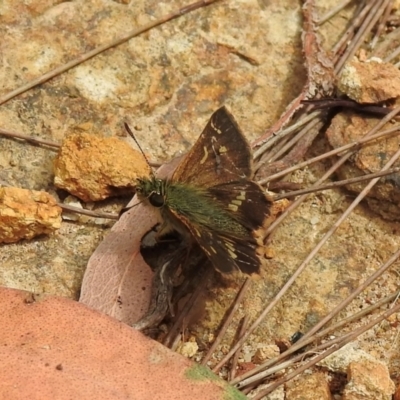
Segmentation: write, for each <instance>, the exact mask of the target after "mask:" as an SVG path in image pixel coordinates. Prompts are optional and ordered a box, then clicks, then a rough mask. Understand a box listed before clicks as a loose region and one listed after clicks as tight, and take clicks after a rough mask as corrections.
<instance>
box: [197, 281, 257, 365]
mask: <svg viewBox="0 0 400 400" xmlns="http://www.w3.org/2000/svg"><path fill="white" fill-rule="evenodd" d="M250 284H251V279H250V278H246V280H245V281H244V283H243V285H242V287H241V288H240V291H239V293H238V294H237V296H236V298H235V300H234V302H233V307H232V308H231V310H230V312H229V314H228V316H227V317H226V319H225V322H224V324H223V325H222V327H221V329H220V330H219V332H218V335H217V337H216V338H215V340H214V342H213V344H212V345H211V347H210V349H209V350H208V352H207V354H206V355H205V357H204V358H203V360H202V361H201V365H206V364H207V361H208V360H209V359H210V358H211V356H212V355H213V353H214V351H215V349H216V348H217V346H218V345H219V344H220V343H221V341H222V339H223V337H224V335H225V333H226V331H227V330H228V328H229V325H230V324H231V322H232V320H233V317H234V315H235V313H236V311H237V310H238V308H239V306H240V303H241V302H242V300H243V298H244V296H245V295H246V293H247V291H248V289H249V287H250Z"/></svg>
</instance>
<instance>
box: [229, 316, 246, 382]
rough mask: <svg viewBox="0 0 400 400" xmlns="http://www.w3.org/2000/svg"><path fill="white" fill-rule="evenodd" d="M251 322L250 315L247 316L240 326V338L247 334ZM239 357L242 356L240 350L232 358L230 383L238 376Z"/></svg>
mask: <svg viewBox="0 0 400 400" xmlns="http://www.w3.org/2000/svg"><path fill="white" fill-rule="evenodd" d="M249 321H250V317H249V316H248V315H245V316H244V317H243V319H242V321H241V324H240V330H239V335H238V337H241V336H243V335H244V333H245V332H246V330H247V327H248V325H249ZM239 355H240V351H239V350H238V351H237V352H236V353H235V354H234V356H233V358H232V365H231V369H230V371H229V381H231V380H232V379H234V378H235V376H236V367H237V364H238V361H239Z"/></svg>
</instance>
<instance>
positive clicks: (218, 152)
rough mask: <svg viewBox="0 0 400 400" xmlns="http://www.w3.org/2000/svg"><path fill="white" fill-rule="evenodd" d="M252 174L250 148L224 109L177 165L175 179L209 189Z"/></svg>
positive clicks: (215, 116) (212, 117)
mask: <svg viewBox="0 0 400 400" xmlns="http://www.w3.org/2000/svg"><path fill="white" fill-rule="evenodd" d="M195 165H196V166H198V168H194V167H193V166H195ZM251 174H252V156H251V151H250V146H249V144H248V142H247V140H246V138H245V137H244V135H243V133H242V132H241V130H240V128H239V126H238V125H237V123H236V121H235V119H234V118H233V116H232V115H231V114H230V112H229V111H228V110H227V109H226V108H225V107H221V108H220V109H218V110H217V111H215V112H214V114H213V115H212V116H211V118H210V120H209V121H208V123H207V125H206V127H205V128H204V130H203V132H202V133H201V135H200V137H199V138H198V140H197V142H196V143H195V144H194V146H193V147H192V149H191V150H190V151H189V153H188V154H187V155H186V157H185V159H184V160H183V161H182V162H181V163H180V164H179V165H178V168H177V169H176V171H175V173H174V174H173V176H172V180H173V181H179V182H185V183H189V184H193V185H194V186H198V187H206V188H207V187H210V186H211V185H212V186H215V185H218V184H221V183H227V182H234V181H238V180H243V179H248V178H250V176H251Z"/></svg>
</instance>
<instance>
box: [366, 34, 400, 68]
mask: <svg viewBox="0 0 400 400" xmlns="http://www.w3.org/2000/svg"><path fill="white" fill-rule="evenodd" d="M399 36H400V28H397V29H395V30H394V31H392V32H390V33H388V34H387V35H385V37H384V40H383V41H382V42H380V43H379V44H378V45H377V46H376V48H375V49H374V50H373V51H372V52H371V53H370V55H371V57H372V56H375V57H379V58H382V59H384V61H386V59H385V58H384V55H385V53H387V52H388V51H389V50H388V49H389V48H391V47H392V46H393V44H394V43H398V41H399Z"/></svg>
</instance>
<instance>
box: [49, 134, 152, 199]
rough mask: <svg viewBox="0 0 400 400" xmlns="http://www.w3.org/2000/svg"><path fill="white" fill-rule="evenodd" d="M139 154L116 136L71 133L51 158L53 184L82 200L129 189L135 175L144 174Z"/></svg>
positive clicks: (115, 194) (146, 169)
mask: <svg viewBox="0 0 400 400" xmlns="http://www.w3.org/2000/svg"><path fill="white" fill-rule="evenodd" d="M149 173H150V167H149V166H148V165H147V163H146V160H145V159H144V157H143V155H142V154H141V153H140V152H138V151H136V150H134V149H132V148H131V147H130V146H129V145H128V144H127V143H125V142H123V141H121V140H118V139H117V138H99V137H97V136H95V135H90V134H86V133H85V134H72V135H69V136H68V137H67V138H66V139H65V140H64V142H63V144H62V146H61V148H60V151H59V153H58V156H57V158H56V159H55V161H54V174H55V178H54V184H55V185H56V186H57V187H59V188H60V189H64V190H67V191H68V192H69V193H71V194H73V195H74V196H76V197H79V198H80V199H81V200H83V201H98V200H103V199H106V198H107V197H111V196H117V195H121V194H128V193H133V188H134V187H135V185H136V179H137V178H138V177H143V176H148V175H149Z"/></svg>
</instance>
